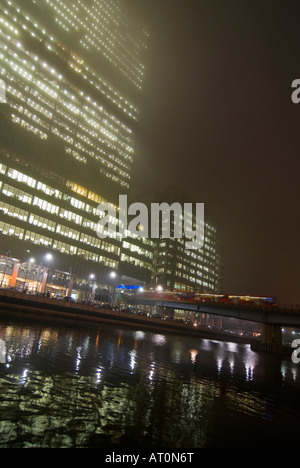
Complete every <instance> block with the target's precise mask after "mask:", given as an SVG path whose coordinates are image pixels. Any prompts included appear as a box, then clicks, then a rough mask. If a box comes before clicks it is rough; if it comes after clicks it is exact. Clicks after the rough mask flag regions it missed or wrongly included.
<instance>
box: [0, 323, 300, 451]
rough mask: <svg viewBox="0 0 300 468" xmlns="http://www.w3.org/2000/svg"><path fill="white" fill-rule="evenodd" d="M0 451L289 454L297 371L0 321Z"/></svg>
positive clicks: (132, 338) (201, 343) (298, 417)
mask: <svg viewBox="0 0 300 468" xmlns="http://www.w3.org/2000/svg"><path fill="white" fill-rule="evenodd" d="M0 362H1V363H0V448H9V447H12V448H27V447H53V448H54V447H66V448H68V447H78V448H79V447H99V448H103V447H105V448H108V447H109V448H121V447H122V448H123V447H135V448H140V447H147V448H206V447H208V448H221V447H236V448H239V447H266V448H267V447H276V448H280V447H296V446H297V445H298V439H299V437H298V436H299V428H300V396H299V395H300V393H299V390H300V378H299V365H296V364H293V363H292V361H291V359H290V357H289V356H287V357H286V358H284V359H281V358H278V357H274V356H270V355H262V354H257V353H254V352H252V351H251V350H250V348H249V346H248V345H242V344H235V343H231V342H219V341H214V340H207V339H200V338H194V337H193V338H188V337H179V336H175V335H167V334H166V335H165V334H158V333H149V332H144V331H142V330H140V331H132V330H125V329H124V330H121V329H118V328H107V327H99V328H93V329H89V328H78V327H77V328H76V327H66V326H61V325H52V326H48V325H45V324H42V325H37V324H33V323H29V322H28V323H20V322H9V321H7V320H5V319H1V320H0Z"/></svg>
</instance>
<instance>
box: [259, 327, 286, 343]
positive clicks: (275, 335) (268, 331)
mask: <svg viewBox="0 0 300 468" xmlns="http://www.w3.org/2000/svg"><path fill="white" fill-rule="evenodd" d="M262 343H263V344H267V345H269V344H273V345H275V346H282V331H281V326H280V325H270V324H268V323H265V324H264V325H263V332H262Z"/></svg>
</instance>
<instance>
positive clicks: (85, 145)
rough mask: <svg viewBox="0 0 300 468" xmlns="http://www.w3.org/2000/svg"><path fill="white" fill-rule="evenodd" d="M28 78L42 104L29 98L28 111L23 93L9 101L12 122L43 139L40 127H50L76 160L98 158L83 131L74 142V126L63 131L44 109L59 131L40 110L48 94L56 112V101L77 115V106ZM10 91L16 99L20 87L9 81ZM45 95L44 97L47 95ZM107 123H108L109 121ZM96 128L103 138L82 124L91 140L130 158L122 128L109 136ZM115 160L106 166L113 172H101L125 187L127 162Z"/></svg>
mask: <svg viewBox="0 0 300 468" xmlns="http://www.w3.org/2000/svg"><path fill="white" fill-rule="evenodd" d="M5 48H6V49H7V46H5ZM8 52H9V51H8ZM18 52H19V51H18ZM19 53H20V52H19ZM2 55H3V54H2ZM3 57H4V56H3ZM16 59H19V60H20V61H21V59H20V58H19V57H18V55H17V54H14V60H16ZM13 63H14V62H12V61H10V62H8V64H13ZM13 71H14V72H16V71H19V72H20V75H21V76H22V78H23V75H24V70H23V68H20V67H17V68H16V67H15V66H13ZM6 78H7V80H11V82H12V83H14V84H16V82H18V79H16V77H15V76H12V75H11V76H10V74H9V73H8V72H7V73H6ZM43 79H44V80H46V81H47V78H46V77H44V78H43ZM19 82H20V86H21V87H22V88H21V89H23V88H24V82H23V81H22V80H21V79H20V80H19ZM30 82H31V85H33V86H35V85H36V86H37V87H38V88H39V92H38V93H34V94H36V98H37V101H38V100H41V99H42V102H43V106H42V108H41V105H40V104H39V102H37V103H36V104H35V101H33V100H32V99H30V108H31V111H29V110H28V109H26V107H25V105H27V104H26V97H22V101H23V105H19V104H17V102H10V104H11V107H12V108H13V109H14V111H17V114H15V113H14V114H12V120H13V122H14V123H16V124H19V125H20V126H21V127H23V128H25V129H26V130H28V131H30V132H33V133H34V134H36V135H38V136H39V137H40V138H42V139H47V138H48V136H47V133H45V131H44V130H49V129H50V131H51V132H53V133H55V134H56V135H57V136H58V137H60V138H62V139H64V141H65V142H66V143H67V144H72V145H73V146H74V148H70V147H68V148H66V150H67V152H68V153H69V154H71V155H72V156H73V157H75V158H76V159H77V160H80V161H83V162H86V161H87V159H86V158H87V157H95V158H97V159H99V157H98V156H97V154H96V151H98V149H96V147H95V144H94V143H93V142H92V140H91V139H90V138H88V137H87V136H86V135H80V134H79V133H77V138H78V137H80V138H82V144H81V143H80V142H79V141H77V142H75V140H74V138H75V135H74V130H72V129H71V128H69V130H67V132H66V128H67V127H68V126H66V124H65V123H63V122H62V121H58V120H57V119H54V117H53V113H52V112H50V111H49V112H48V113H47V117H48V118H50V117H51V118H52V120H56V121H57V122H59V124H60V125H62V126H63V128H64V129H65V131H62V130H61V129H60V128H58V127H55V126H53V125H52V127H51V128H50V124H49V123H47V122H45V121H44V120H43V119H45V112H44V110H45V106H44V104H45V103H46V102H47V105H48V106H50V105H52V107H53V103H52V102H51V101H50V100H49V96H50V97H51V98H52V101H53V99H58V102H59V104H58V105H57V106H56V112H59V106H60V105H63V104H65V105H66V106H67V111H68V112H69V113H70V112H72V110H73V111H75V112H76V115H79V113H81V111H80V110H79V108H77V107H75V106H74V104H73V103H67V102H66V101H64V100H62V99H59V98H58V93H57V91H54V90H51V87H50V86H47V85H46V84H44V82H43V81H41V80H35V79H34V78H33V77H31V78H30ZM26 87H27V88H29V87H28V86H25V88H26ZM28 92H31V91H28ZM28 92H27V94H28ZM10 93H12V96H14V97H17V99H20V97H21V95H22V93H21V92H20V91H18V90H17V89H16V88H15V86H12V85H10V84H8V86H7V94H8V95H10ZM43 93H44V98H42V96H43ZM47 97H48V99H47ZM34 106H36V111H37V112H41V111H42V110H43V114H41V115H42V118H41V117H38V116H37V115H36V114H34V112H32V109H34ZM68 112H67V113H65V114H64V116H65V118H66V115H68ZM105 121H106V120H105V119H104V122H105ZM75 123H77V121H76V120H74V125H75ZM114 125H115V124H114ZM109 126H110V127H112V125H111V124H110V125H109ZM73 128H74V127H73ZM98 128H99V131H102V134H103V135H104V136H105V137H106V139H102V138H99V134H97V133H95V132H94V131H92V130H90V129H88V128H87V127H86V126H84V129H85V131H87V132H88V133H89V134H91V135H92V136H93V141H97V139H99V141H101V143H102V145H103V148H105V146H107V147H108V148H109V147H111V148H114V149H115V150H116V151H117V152H118V154H119V155H120V156H121V157H124V156H125V157H126V158H127V159H129V160H130V159H131V158H129V154H130V153H132V152H133V148H132V144H128V137H125V135H123V136H122V132H120V129H119V130H117V136H115V137H112V134H111V133H110V132H108V131H107V130H105V128H104V127H103V126H102V127H101V126H100V125H99V124H98ZM95 135H98V136H97V137H95ZM111 138H113V140H115V143H116V144H117V146H116V145H114V146H113V147H112V145H111V144H110V143H109V141H110V140H111ZM123 138H125V139H124V141H123ZM118 146H119V149H118ZM89 147H90V148H92V149H89ZM106 157H107V158H109V157H110V155H109V153H106ZM100 159H101V158H100ZM119 161H120V162H121V166H122V167H123V169H122V168H121V167H120V166H119ZM104 162H105V163H106V162H107V160H106V159H105V158H104V159H103V158H102V163H104ZM115 162H116V163H117V164H114V165H113V166H112V167H110V168H109V169H110V171H113V172H115V174H114V175H112V176H111V175H110V171H105V170H104V168H103V169H102V172H103V173H104V175H105V176H107V177H112V178H113V179H114V180H115V181H116V182H117V183H119V184H121V185H122V186H126V187H128V186H129V184H128V182H126V180H124V179H129V174H128V170H129V166H128V164H125V163H123V164H122V161H121V159H120V158H116V159H115Z"/></svg>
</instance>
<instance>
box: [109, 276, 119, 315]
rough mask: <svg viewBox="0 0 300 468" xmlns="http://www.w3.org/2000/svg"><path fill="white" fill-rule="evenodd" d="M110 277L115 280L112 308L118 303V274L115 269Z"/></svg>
mask: <svg viewBox="0 0 300 468" xmlns="http://www.w3.org/2000/svg"><path fill="white" fill-rule="evenodd" d="M110 277H111V279H112V280H113V293H112V308H114V307H115V305H116V289H117V278H118V275H117V273H116V272H115V271H111V272H110Z"/></svg>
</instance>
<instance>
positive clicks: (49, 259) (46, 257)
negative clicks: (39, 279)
mask: <svg viewBox="0 0 300 468" xmlns="http://www.w3.org/2000/svg"><path fill="white" fill-rule="evenodd" d="M45 260H46V262H47V263H48V264H49V266H48V270H47V276H46V283H45V293H47V283H48V279H49V273H50V266H51V262H52V260H53V255H52V254H51V253H47V254H46V256H45Z"/></svg>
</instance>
